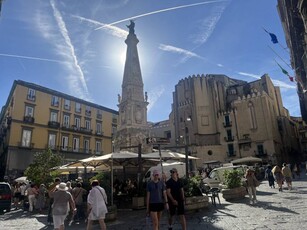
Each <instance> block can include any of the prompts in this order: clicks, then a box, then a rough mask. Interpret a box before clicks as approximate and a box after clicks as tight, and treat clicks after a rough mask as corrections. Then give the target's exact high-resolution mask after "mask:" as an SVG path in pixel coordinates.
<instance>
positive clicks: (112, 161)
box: [111, 154, 114, 206]
mask: <svg viewBox="0 0 307 230" xmlns="http://www.w3.org/2000/svg"><path fill="white" fill-rule="evenodd" d="M113 192H114V191H113V154H112V160H111V205H112V206H113V202H114V201H113V199H114V198H113Z"/></svg>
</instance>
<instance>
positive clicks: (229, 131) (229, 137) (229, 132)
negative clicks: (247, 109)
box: [226, 129, 232, 141]
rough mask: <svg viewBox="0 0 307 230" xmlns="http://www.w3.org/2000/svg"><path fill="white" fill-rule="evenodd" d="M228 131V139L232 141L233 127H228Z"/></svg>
mask: <svg viewBox="0 0 307 230" xmlns="http://www.w3.org/2000/svg"><path fill="white" fill-rule="evenodd" d="M226 132H227V140H228V141H231V140H232V132H231V129H228V130H227V131H226Z"/></svg>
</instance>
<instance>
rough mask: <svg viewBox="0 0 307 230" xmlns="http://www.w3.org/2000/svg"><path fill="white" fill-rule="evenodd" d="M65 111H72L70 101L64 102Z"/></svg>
mask: <svg viewBox="0 0 307 230" xmlns="http://www.w3.org/2000/svg"><path fill="white" fill-rule="evenodd" d="M64 109H66V110H70V100H67V99H65V100H64Z"/></svg>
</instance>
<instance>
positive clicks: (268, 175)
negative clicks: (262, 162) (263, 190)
mask: <svg viewBox="0 0 307 230" xmlns="http://www.w3.org/2000/svg"><path fill="white" fill-rule="evenodd" d="M265 178H266V179H268V181H269V186H270V187H271V188H275V179H274V176H273V173H272V166H271V165H268V167H267V169H266V170H265Z"/></svg>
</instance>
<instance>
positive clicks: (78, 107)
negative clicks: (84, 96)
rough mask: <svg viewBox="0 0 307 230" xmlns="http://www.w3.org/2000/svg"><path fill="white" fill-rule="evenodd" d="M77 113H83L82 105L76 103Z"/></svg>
mask: <svg viewBox="0 0 307 230" xmlns="http://www.w3.org/2000/svg"><path fill="white" fill-rule="evenodd" d="M75 111H76V113H81V104H80V103H78V102H76V108H75Z"/></svg>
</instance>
